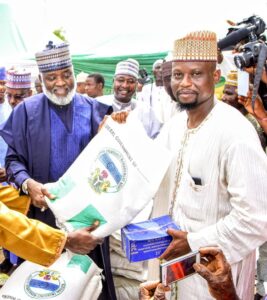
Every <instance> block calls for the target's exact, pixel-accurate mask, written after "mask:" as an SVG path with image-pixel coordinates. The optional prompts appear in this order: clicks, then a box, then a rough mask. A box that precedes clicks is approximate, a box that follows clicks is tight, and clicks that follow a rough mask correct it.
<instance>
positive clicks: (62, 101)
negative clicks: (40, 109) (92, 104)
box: [43, 83, 76, 106]
mask: <svg viewBox="0 0 267 300" xmlns="http://www.w3.org/2000/svg"><path fill="white" fill-rule="evenodd" d="M75 91H76V83H75V85H74V88H73V89H72V90H71V91H69V92H68V94H67V96H66V97H58V96H56V95H55V94H53V93H51V92H49V91H48V90H47V89H46V87H45V85H43V93H44V94H45V95H46V97H47V98H48V99H49V100H50V101H51V102H52V103H54V104H55V105H59V106H64V105H68V104H69V103H70V102H71V101H72V99H73V97H74V95H75Z"/></svg>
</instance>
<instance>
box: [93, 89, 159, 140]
mask: <svg viewBox="0 0 267 300" xmlns="http://www.w3.org/2000/svg"><path fill="white" fill-rule="evenodd" d="M96 100H97V101H99V102H101V103H104V104H107V105H110V106H112V108H113V111H114V112H118V111H134V114H135V116H136V118H137V119H138V120H140V121H141V122H142V124H143V126H144V128H145V130H146V133H147V135H148V136H149V137H150V138H152V139H154V138H155V137H156V136H157V135H158V133H159V131H160V129H161V126H162V123H161V122H160V121H159V120H158V118H157V117H156V115H155V112H154V110H153V108H152V107H150V106H149V105H147V104H145V103H143V102H138V101H136V100H135V99H131V101H129V102H128V103H119V101H115V98H114V95H105V96H101V97H97V98H96Z"/></svg>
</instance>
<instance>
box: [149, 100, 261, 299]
mask: <svg viewBox="0 0 267 300" xmlns="http://www.w3.org/2000/svg"><path fill="white" fill-rule="evenodd" d="M157 140H158V142H159V143H161V144H163V145H165V146H166V147H167V148H169V149H170V150H171V151H172V153H173V157H174V159H173V162H172V163H171V165H170V167H169V169H168V171H167V173H166V175H165V178H164V180H163V182H162V186H161V188H160V189H159V192H158V194H157V196H156V200H155V205H154V206H155V207H154V214H153V216H154V217H155V216H157V214H162V213H164V210H166V209H167V206H169V207H172V202H173V198H175V201H174V206H173V218H174V219H175V220H176V221H177V222H178V224H179V225H180V226H181V228H182V230H184V231H187V232H189V234H188V242H189V245H190V247H191V249H192V250H198V249H199V248H200V247H204V246H212V245H216V246H219V247H220V248H221V249H222V250H223V252H224V254H225V256H226V258H227V260H228V261H229V262H230V264H231V265H232V272H233V279H234V282H235V284H236V288H237V292H238V295H239V297H240V299H242V300H246V299H248V300H250V299H253V286H254V269H255V251H254V250H255V249H256V248H257V247H258V246H259V245H261V244H262V243H263V242H264V241H266V240H267V201H266V200H267V199H266V196H267V184H266V182H267V158H266V155H265V154H264V152H263V150H262V148H261V145H260V142H259V139H258V136H257V133H256V131H255V129H254V128H253V126H252V125H251V124H250V123H249V122H248V121H247V120H246V119H245V117H244V116H242V115H241V114H240V113H239V112H238V111H237V110H236V109H234V108H232V107H230V106H229V105H226V104H224V103H221V102H216V105H215V107H214V108H213V110H212V111H211V112H210V114H209V115H208V116H207V118H206V119H205V120H204V121H203V122H202V123H201V124H200V126H199V127H198V128H195V129H188V128H187V114H186V112H182V113H180V114H177V115H175V116H174V117H173V118H172V119H171V120H170V122H168V123H167V124H166V125H165V126H164V127H163V128H162V131H161V133H160V135H159V136H158V138H157ZM178 156H179V157H180V159H178V160H179V162H178V161H177V158H178ZM178 165H179V167H180V169H179V171H178V173H176V171H177V166H178ZM193 178H200V179H201V182H202V183H201V185H197V184H195V183H194V180H193ZM175 186H176V189H175ZM174 189H175V191H174ZM178 295H179V297H178V298H179V299H182V300H184V299H186V300H190V299H201V300H205V299H212V298H211V296H210V295H209V292H208V289H207V284H206V282H205V280H203V279H202V278H201V277H200V276H199V275H194V276H191V277H188V278H187V279H185V280H182V281H180V282H179V283H178ZM173 299H175V297H173Z"/></svg>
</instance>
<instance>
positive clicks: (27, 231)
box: [0, 202, 102, 266]
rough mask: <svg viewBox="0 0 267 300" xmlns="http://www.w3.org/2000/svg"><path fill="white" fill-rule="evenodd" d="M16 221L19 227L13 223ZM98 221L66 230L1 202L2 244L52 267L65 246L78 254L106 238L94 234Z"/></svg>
mask: <svg viewBox="0 0 267 300" xmlns="http://www.w3.org/2000/svg"><path fill="white" fill-rule="evenodd" d="M14 224H16V226H13V225H14ZM96 227H97V224H95V225H93V226H91V227H88V228H83V229H79V230H77V231H74V232H72V233H68V234H66V233H64V232H63V231H61V230H58V229H54V228H52V227H50V226H48V225H46V224H44V223H42V222H40V221H37V220H32V219H29V218H27V217H26V216H24V215H23V214H21V213H19V212H16V211H12V210H9V209H8V208H7V207H6V206H5V205H4V204H3V203H2V202H0V232H1V234H0V244H1V246H2V247H4V248H6V249H7V250H9V251H11V252H13V253H15V254H16V255H18V256H19V257H22V258H23V259H26V260H29V261H32V262H34V263H37V264H41V265H44V266H50V265H51V264H52V263H54V262H55V260H56V259H57V258H58V257H59V256H60V254H61V252H62V250H63V249H64V248H66V249H69V250H71V251H72V252H74V253H78V254H87V253H89V252H90V251H91V250H92V249H93V248H94V247H95V246H96V245H97V244H100V243H102V239H99V238H96V237H93V239H94V241H93V243H92V239H90V237H91V236H92V234H90V233H91V232H92V231H93V230H94V229H95V228H96Z"/></svg>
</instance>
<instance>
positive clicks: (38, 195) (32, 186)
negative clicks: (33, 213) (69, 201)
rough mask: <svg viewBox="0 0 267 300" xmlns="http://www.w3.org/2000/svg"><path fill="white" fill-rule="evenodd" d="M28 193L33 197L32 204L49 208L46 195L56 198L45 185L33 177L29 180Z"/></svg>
mask: <svg viewBox="0 0 267 300" xmlns="http://www.w3.org/2000/svg"><path fill="white" fill-rule="evenodd" d="M27 187H28V193H29V196H30V198H31V201H32V204H33V205H34V206H36V207H39V208H47V207H48V206H47V203H46V201H45V196H46V197H48V198H49V199H54V198H55V196H54V195H52V194H50V193H49V192H48V190H47V189H46V188H45V186H44V185H43V184H42V183H40V182H37V181H35V180H33V179H29V180H28V182H27Z"/></svg>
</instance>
